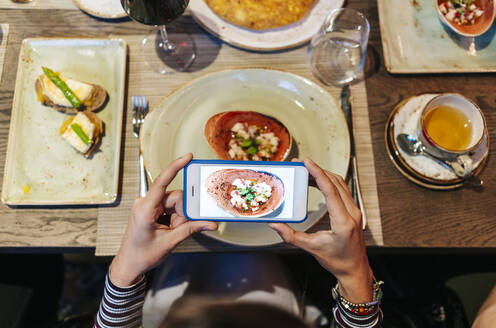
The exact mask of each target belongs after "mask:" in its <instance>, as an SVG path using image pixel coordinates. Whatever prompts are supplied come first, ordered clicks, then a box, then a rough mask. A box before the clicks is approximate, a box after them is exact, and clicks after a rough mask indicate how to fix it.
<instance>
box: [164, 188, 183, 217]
mask: <svg viewBox="0 0 496 328" xmlns="http://www.w3.org/2000/svg"><path fill="white" fill-rule="evenodd" d="M162 204H163V205H164V208H165V209H174V211H175V212H176V213H177V214H179V215H181V216H184V212H183V191H182V190H174V191H167V192H166V193H165V197H164V198H163V201H162Z"/></svg>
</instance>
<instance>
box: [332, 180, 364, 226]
mask: <svg viewBox="0 0 496 328" xmlns="http://www.w3.org/2000/svg"><path fill="white" fill-rule="evenodd" d="M331 174H332V173H331ZM333 175H334V176H335V177H336V179H337V181H338V182H339V186H338V187H339V189H340V190H341V192H342V195H341V198H343V201H344V203H345V205H346V207H347V208H348V212H349V213H350V214H351V216H352V217H353V219H354V220H355V221H356V222H357V223H359V224H361V221H362V220H361V217H362V211H361V210H360V209H359V208H358V206H357V204H356V203H355V200H354V199H353V196H352V195H351V192H350V189H349V188H348V185H347V184H346V182H345V181H344V179H342V178H341V177H340V176H339V175H336V174H333Z"/></svg>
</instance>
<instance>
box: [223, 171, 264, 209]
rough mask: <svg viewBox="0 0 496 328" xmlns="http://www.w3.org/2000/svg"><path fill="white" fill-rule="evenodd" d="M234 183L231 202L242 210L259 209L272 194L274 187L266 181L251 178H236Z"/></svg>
mask: <svg viewBox="0 0 496 328" xmlns="http://www.w3.org/2000/svg"><path fill="white" fill-rule="evenodd" d="M232 185H233V186H234V187H235V189H234V190H233V191H231V194H230V196H231V200H230V201H231V204H232V205H233V206H234V207H236V208H238V209H240V210H241V211H242V212H244V211H248V210H251V211H252V212H255V211H257V210H258V209H259V208H260V206H261V205H262V204H264V203H266V202H267V201H268V200H269V198H270V196H272V187H271V186H270V185H268V184H267V183H265V182H257V181H256V180H250V179H236V180H234V181H233V183H232Z"/></svg>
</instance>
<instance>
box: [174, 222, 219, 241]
mask: <svg viewBox="0 0 496 328" xmlns="http://www.w3.org/2000/svg"><path fill="white" fill-rule="evenodd" d="M212 230H217V223H215V222H209V221H188V222H185V223H183V224H181V225H179V226H177V228H175V229H173V230H172V231H171V232H170V233H169V238H168V243H169V245H170V246H171V247H172V248H175V247H176V246H177V245H178V244H179V243H181V242H182V241H183V240H185V239H186V238H188V237H189V236H191V235H192V234H194V233H196V232H200V231H212Z"/></svg>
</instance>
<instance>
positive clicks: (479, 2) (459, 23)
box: [436, 0, 495, 37]
mask: <svg viewBox="0 0 496 328" xmlns="http://www.w3.org/2000/svg"><path fill="white" fill-rule="evenodd" d="M436 7H437V12H438V14H439V17H440V18H441V20H442V21H443V22H444V23H445V24H446V25H448V26H449V27H450V28H451V29H452V30H453V31H455V32H456V33H458V34H460V35H463V36H467V37H476V36H479V35H482V34H484V33H485V32H486V31H487V30H489V28H490V27H491V26H492V24H493V22H494V17H495V8H494V0H436Z"/></svg>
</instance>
